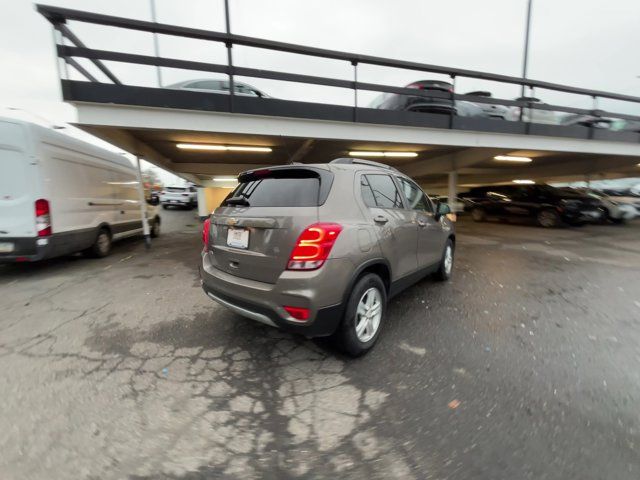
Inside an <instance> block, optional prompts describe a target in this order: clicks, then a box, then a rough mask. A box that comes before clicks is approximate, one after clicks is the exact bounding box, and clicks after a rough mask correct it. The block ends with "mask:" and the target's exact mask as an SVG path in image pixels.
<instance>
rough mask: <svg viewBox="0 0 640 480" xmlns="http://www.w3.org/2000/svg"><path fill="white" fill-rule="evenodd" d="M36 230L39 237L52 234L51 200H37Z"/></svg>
mask: <svg viewBox="0 0 640 480" xmlns="http://www.w3.org/2000/svg"><path fill="white" fill-rule="evenodd" d="M36 231H37V232H38V236H39V237H46V236H49V235H51V234H52V233H53V232H52V230H51V210H50V208H49V200H45V199H44V198H40V199H38V200H36Z"/></svg>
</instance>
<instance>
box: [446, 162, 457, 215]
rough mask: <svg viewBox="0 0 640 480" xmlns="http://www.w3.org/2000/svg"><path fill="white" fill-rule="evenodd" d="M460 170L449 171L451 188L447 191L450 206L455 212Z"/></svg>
mask: <svg viewBox="0 0 640 480" xmlns="http://www.w3.org/2000/svg"><path fill="white" fill-rule="evenodd" d="M457 187H458V172H456V171H454V172H449V190H448V191H447V198H448V200H449V208H450V209H451V211H452V212H453V213H457V212H456V208H457V202H456V197H457V196H458V191H457Z"/></svg>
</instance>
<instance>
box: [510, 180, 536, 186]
mask: <svg viewBox="0 0 640 480" xmlns="http://www.w3.org/2000/svg"><path fill="white" fill-rule="evenodd" d="M513 183H518V184H520V185H533V184H534V183H536V182H534V181H533V180H514V181H513Z"/></svg>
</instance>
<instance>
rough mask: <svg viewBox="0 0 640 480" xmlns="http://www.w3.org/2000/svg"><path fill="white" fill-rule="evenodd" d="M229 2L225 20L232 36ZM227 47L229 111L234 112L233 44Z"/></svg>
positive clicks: (227, 44) (225, 8) (228, 43)
mask: <svg viewBox="0 0 640 480" xmlns="http://www.w3.org/2000/svg"><path fill="white" fill-rule="evenodd" d="M229 16H230V15H229V0H224V19H225V25H226V27H227V35H230V34H231V21H230V20H229ZM226 46H227V66H228V67H229V111H230V112H233V96H234V93H235V84H234V81H233V53H232V51H231V49H232V48H233V44H232V43H231V42H229V41H227V42H226Z"/></svg>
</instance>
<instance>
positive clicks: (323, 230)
mask: <svg viewBox="0 0 640 480" xmlns="http://www.w3.org/2000/svg"><path fill="white" fill-rule="evenodd" d="M341 231H342V225H339V224H337V223H314V224H313V225H309V226H308V227H307V228H305V229H304V231H303V232H302V233H301V234H300V236H299V237H298V242H297V243H296V246H295V247H294V248H293V251H292V252H291V256H290V257H289V262H288V263H287V269H288V270H315V269H316V268H320V267H321V266H322V265H323V264H324V261H325V260H326V259H327V258H328V257H329V253H331V249H332V248H333V244H334V243H336V239H337V238H338V235H340V232H341Z"/></svg>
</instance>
